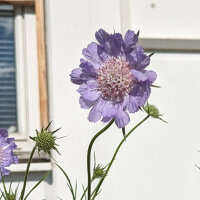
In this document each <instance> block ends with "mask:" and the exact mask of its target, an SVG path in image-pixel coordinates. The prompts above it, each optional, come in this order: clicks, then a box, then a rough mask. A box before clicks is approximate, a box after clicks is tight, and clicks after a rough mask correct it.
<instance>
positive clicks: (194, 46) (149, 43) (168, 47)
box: [120, 0, 200, 52]
mask: <svg viewBox="0 0 200 200" xmlns="http://www.w3.org/2000/svg"><path fill="white" fill-rule="evenodd" d="M129 1H130V0H120V8H121V11H120V12H121V29H122V33H123V34H125V32H126V30H128V29H130V27H131V22H130V9H129V7H130V5H129V4H130V3H129ZM139 44H140V45H141V46H143V47H144V48H145V50H147V51H154V50H156V51H161V52H162V51H170V52H200V40H198V39H187V38H146V37H140V38H139Z"/></svg>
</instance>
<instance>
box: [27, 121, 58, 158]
mask: <svg viewBox="0 0 200 200" xmlns="http://www.w3.org/2000/svg"><path fill="white" fill-rule="evenodd" d="M50 124H51V122H50V123H49V124H48V125H47V127H45V128H42V129H41V131H40V132H39V131H38V130H36V133H37V136H36V137H30V138H31V139H32V140H34V141H35V142H36V146H37V147H38V152H40V151H41V150H42V151H44V152H45V153H47V154H49V155H50V156H51V150H55V151H57V153H59V152H58V149H57V148H56V145H57V144H56V142H55V141H56V139H57V138H56V136H54V133H55V132H57V131H58V130H59V129H60V128H59V129H57V130H55V131H50V130H49V126H50Z"/></svg>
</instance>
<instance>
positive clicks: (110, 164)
mask: <svg viewBox="0 0 200 200" xmlns="http://www.w3.org/2000/svg"><path fill="white" fill-rule="evenodd" d="M149 117H150V115H147V116H146V117H145V118H144V119H143V120H142V121H141V122H139V123H138V124H137V125H136V126H135V127H134V128H132V129H131V130H130V131H129V132H128V134H127V135H126V136H125V137H124V139H123V140H122V141H121V142H120V143H119V145H118V147H117V149H116V150H115V153H114V155H113V157H112V160H111V162H110V163H109V165H108V168H107V170H106V172H105V176H104V177H103V178H102V179H101V180H100V181H99V183H98V185H97V187H96V188H95V193H94V196H93V198H92V200H94V199H95V197H96V196H97V194H98V191H99V189H100V187H101V185H102V183H103V181H104V179H105V177H106V176H107V174H108V172H109V170H110V168H111V166H112V164H113V162H114V160H115V157H116V155H117V153H118V151H119V149H120V147H121V146H122V144H123V143H124V141H126V139H127V138H128V136H129V135H130V134H131V133H132V132H133V131H134V130H135V129H136V128H137V127H138V126H140V125H141V124H142V123H143V122H145V121H146V120H147V119H148V118H149Z"/></svg>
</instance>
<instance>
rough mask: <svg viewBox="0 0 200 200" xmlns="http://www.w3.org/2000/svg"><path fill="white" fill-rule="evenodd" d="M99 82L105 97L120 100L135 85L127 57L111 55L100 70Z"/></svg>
mask: <svg viewBox="0 0 200 200" xmlns="http://www.w3.org/2000/svg"><path fill="white" fill-rule="evenodd" d="M97 83H98V86H99V89H100V90H101V92H102V98H103V99H105V100H109V101H113V102H120V101H121V100H123V98H124V97H125V96H126V95H128V94H129V93H130V92H131V90H132V88H133V85H134V82H133V74H132V73H131V71H130V67H129V63H128V62H127V61H126V60H125V58H121V57H119V58H115V57H111V58H110V59H109V60H107V61H106V62H104V63H103V65H102V67H101V68H100V69H99V70H98V72H97Z"/></svg>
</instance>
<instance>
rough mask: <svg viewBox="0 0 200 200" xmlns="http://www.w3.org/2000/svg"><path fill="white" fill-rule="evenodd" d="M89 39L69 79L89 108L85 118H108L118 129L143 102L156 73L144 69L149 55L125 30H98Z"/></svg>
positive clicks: (82, 106)
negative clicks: (93, 37) (121, 32)
mask: <svg viewBox="0 0 200 200" xmlns="http://www.w3.org/2000/svg"><path fill="white" fill-rule="evenodd" d="M95 36H96V39H97V41H98V43H95V42H92V43H91V44H89V45H88V47H87V48H85V49H83V52H82V53H83V56H84V57H85V59H81V63H80V66H79V68H76V69H74V70H73V71H72V73H71V74H70V76H71V81H72V82H73V83H74V84H77V85H80V87H79V89H78V92H79V93H80V95H81V96H80V100H79V102H80V105H81V108H84V109H89V108H91V110H90V113H89V116H88V119H89V121H91V122H96V121H98V120H100V119H101V120H102V121H103V122H108V121H109V120H111V119H112V118H114V119H115V123H116V124H117V126H118V127H119V128H123V127H125V126H126V125H127V124H128V123H129V121H130V119H129V115H128V112H130V113H134V112H137V111H138V110H139V108H140V107H142V106H143V105H144V104H145V102H146V101H147V99H148V97H149V95H150V92H151V89H150V86H151V85H152V83H153V82H154V81H155V80H156V77H157V76H156V73H155V72H153V71H147V70H145V68H146V67H147V66H148V65H149V63H150V56H148V55H146V54H145V53H144V49H143V48H142V47H141V46H137V45H136V44H137V42H138V35H137V34H135V33H134V31H131V30H128V31H127V32H126V34H125V37H124V38H122V35H121V34H120V33H114V34H109V33H107V32H106V31H104V30H102V29H100V30H99V31H97V32H96V34H95Z"/></svg>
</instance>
